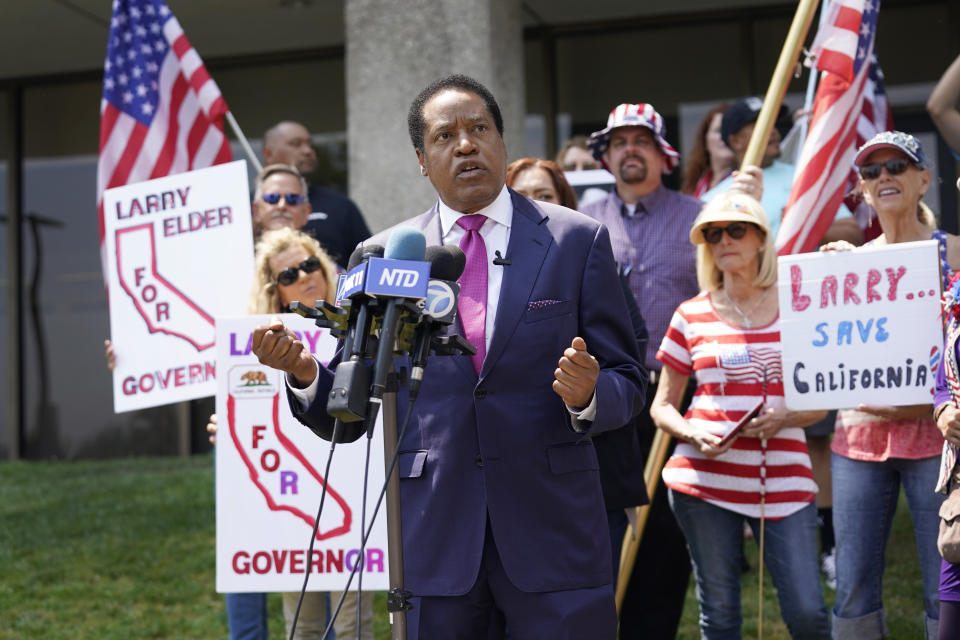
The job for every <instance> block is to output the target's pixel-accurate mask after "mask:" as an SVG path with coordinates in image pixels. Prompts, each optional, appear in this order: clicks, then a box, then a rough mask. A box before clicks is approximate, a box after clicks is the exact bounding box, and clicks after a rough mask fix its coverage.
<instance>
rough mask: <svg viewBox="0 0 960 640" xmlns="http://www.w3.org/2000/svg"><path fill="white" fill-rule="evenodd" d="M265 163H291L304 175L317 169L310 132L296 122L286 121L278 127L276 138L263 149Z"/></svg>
mask: <svg viewBox="0 0 960 640" xmlns="http://www.w3.org/2000/svg"><path fill="white" fill-rule="evenodd" d="M263 161H264V164H274V163H281V164H289V165H293V166H294V167H296V168H297V171H299V172H300V174H301V175H303V176H308V175H310V174H311V173H313V172H314V171H316V169H317V153H316V152H315V151H314V150H313V143H312V141H311V140H310V132H309V131H307V128H306V127H304V126H303V125H301V124H297V123H296V122H285V123H283V124H281V125H279V126H278V127H277V131H276V135H275V139H274V140H273V141H272V144H271V145H270V148H269V149H264V151H263Z"/></svg>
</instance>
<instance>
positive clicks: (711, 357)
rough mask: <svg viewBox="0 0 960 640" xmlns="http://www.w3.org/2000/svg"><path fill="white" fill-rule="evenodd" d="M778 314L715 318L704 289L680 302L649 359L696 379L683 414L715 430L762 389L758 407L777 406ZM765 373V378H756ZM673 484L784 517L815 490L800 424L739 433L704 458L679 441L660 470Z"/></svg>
mask: <svg viewBox="0 0 960 640" xmlns="http://www.w3.org/2000/svg"><path fill="white" fill-rule="evenodd" d="M780 353H781V350H780V320H779V318H777V319H776V320H774V321H773V322H772V323H770V324H769V325H767V326H765V327H755V328H752V329H747V328H742V327H735V326H733V325H731V324H729V323H728V322H726V321H725V320H724V319H723V318H721V317H720V316H719V315H718V314H717V312H716V310H715V309H714V307H713V303H712V302H711V300H710V295H709V294H707V293H701V294H700V295H698V296H697V297H695V298H692V299H690V300H687V301H686V302H684V303H683V304H681V305H680V306H679V307H678V308H677V311H676V313H675V314H674V316H673V319H672V320H671V321H670V328H669V329H668V330H667V334H666V335H665V336H664V338H663V343H662V344H661V345H660V351H659V352H657V359H658V360H660V361H661V362H663V364H664V365H666V366H669V367H671V368H672V369H675V370H676V371H678V372H679V373H681V374H683V375H685V376H690V375H693V376H694V377H695V378H696V382H697V390H696V392H695V393H694V396H693V400H692V401H691V403H690V408H689V409H688V410H687V413H686V415H685V416H684V418H685V419H686V420H687V421H688V422H689V423H690V424H691V425H692V426H695V427H699V428H701V429H704V430H705V431H708V432H710V433H712V434H715V435H719V436H723V435H725V434H726V433H727V432H728V431H730V429H732V428H733V427H734V425H736V424H737V422H739V420H740V419H741V418H742V417H743V416H744V415H746V414H747V412H748V411H749V410H750V409H751V408H752V407H753V406H754V405H755V404H756V402H757V400H761V399H763V398H764V396H766V403H765V406H766V407H783V406H785V405H784V398H783V368H782V364H781V358H780ZM764 378H766V383H764ZM663 481H664V483H665V484H666V485H667V486H668V487H670V488H671V489H673V490H674V491H679V492H681V493H685V494H688V495H691V496H694V497H697V498H700V499H702V500H706V501H707V502H709V503H711V504H714V505H716V506H718V507H722V508H724V509H728V510H730V511H733V512H735V513H739V514H741V515H744V516H747V517H751V518H759V517H760V498H761V494H763V495H765V496H766V499H765V503H766V504H765V506H764V515H765V516H766V517H767V518H771V519H779V518H784V517H786V516H788V515H790V514H792V513H794V512H796V511H799V510H800V509H802V508H803V507H805V506H806V505H807V504H809V503H810V502H813V500H814V498H815V497H816V492H817V485H816V483H815V482H814V481H813V474H812V473H811V471H810V456H809V454H808V453H807V444H806V438H805V437H804V432H803V429H800V428H795V427H794V428H787V429H782V430H781V431H780V432H779V433H777V435H776V436H775V437H773V438H770V439H768V440H767V446H766V450H764V449H763V448H762V447H761V443H760V440H759V439H758V438H754V437H748V436H740V437H738V438H737V439H736V440H734V441H733V445H732V446H731V447H730V449H729V450H728V451H726V452H725V453H723V454H721V455H719V456H717V457H715V458H712V459H711V458H708V457H706V456H704V455H703V454H702V453H700V452H699V450H698V449H697V448H696V447H695V446H693V445H691V444H689V443H687V442H679V443H678V444H677V448H676V450H675V451H674V454H673V456H672V457H671V458H670V459H669V460H668V461H667V463H666V465H665V466H664V469H663Z"/></svg>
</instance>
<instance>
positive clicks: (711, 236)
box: [700, 222, 756, 244]
mask: <svg viewBox="0 0 960 640" xmlns="http://www.w3.org/2000/svg"><path fill="white" fill-rule="evenodd" d="M749 224H750V223H747V222H731V223H730V224H728V225H727V226H725V227H705V228H703V229H700V233H702V234H703V239H704V240H706V241H707V242H708V243H709V244H717V243H718V242H720V240H721V239H722V238H723V232H724V231H726V232H727V235H728V236H730V237H731V238H733V239H734V240H739V239H740V238H742V237H743V236H745V235H747V229H748V228H749V227H748V225H749ZM753 226H756V225H753Z"/></svg>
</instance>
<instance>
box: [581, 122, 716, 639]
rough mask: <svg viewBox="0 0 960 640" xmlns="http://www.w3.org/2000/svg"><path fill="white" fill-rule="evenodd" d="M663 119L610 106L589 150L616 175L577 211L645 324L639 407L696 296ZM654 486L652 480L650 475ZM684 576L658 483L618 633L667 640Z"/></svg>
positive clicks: (681, 552) (621, 522)
mask: <svg viewBox="0 0 960 640" xmlns="http://www.w3.org/2000/svg"><path fill="white" fill-rule="evenodd" d="M664 133H665V127H664V124H663V118H662V117H661V116H660V114H659V113H657V112H656V110H655V109H654V108H653V106H651V105H649V104H621V105H620V106H618V107H617V108H616V109H614V110H613V111H611V112H610V117H609V118H608V120H607V127H606V128H605V129H602V130H600V131H597V132H595V133H594V134H593V135H592V136H590V148H591V150H592V151H593V156H594V157H595V158H596V159H597V160H599V161H600V163H601V164H602V165H603V166H604V168H606V169H607V171H609V172H610V173H612V174H613V175H614V177H615V178H616V185H615V187H614V190H613V191H612V192H611V193H610V194H609V195H608V196H607V197H606V198H604V199H603V200H600V201H599V202H595V203H592V204H590V205H587V206H585V207H583V209H582V211H583V213H585V214H587V215H589V216H591V217H592V218H595V219H596V220H598V221H600V222H602V223H603V224H605V225H606V226H607V228H608V229H609V230H610V241H611V243H612V244H613V253H614V257H615V258H616V260H617V262H618V263H619V265H620V268H621V271H625V272H627V274H628V278H629V282H630V290H631V291H632V292H633V295H634V296H635V297H636V299H637V304H638V306H639V308H640V311H641V313H642V315H643V319H644V320H645V321H646V325H647V329H648V330H649V333H650V339H649V341H648V342H647V349H646V353H644V354H641V357H643V358H644V362H645V364H646V366H647V369H648V371H649V372H650V383H651V384H650V385H649V386H648V387H647V406H648V407H649V406H650V405H649V403H650V401H651V400H652V399H653V394H654V392H655V391H656V388H657V382H658V378H659V373H660V366H661V365H660V362H659V361H658V360H657V359H656V358H655V357H654V355H655V354H656V352H657V349H658V348H659V347H660V342H661V341H662V340H663V336H664V334H665V333H666V331H667V327H668V326H669V324H670V318H671V317H672V315H673V312H674V310H675V309H676V308H677V306H679V304H680V303H681V302H683V301H684V300H687V299H688V298H692V297H693V296H695V295H696V294H697V291H698V290H699V287H698V285H697V274H696V252H695V249H694V246H693V244H691V243H690V240H689V232H690V227H691V225H692V224H693V220H694V218H696V217H697V214H698V213H699V212H700V207H701V203H700V201H698V200H696V199H695V198H691V197H689V196H686V195H683V194H681V193H678V192H676V191H672V190H670V189H667V188H666V187H664V186H663V180H662V178H663V174H664V173H669V172H671V171H673V169H674V168H675V167H676V166H677V164H678V162H679V160H680V154H679V153H677V151H676V150H675V149H674V148H673V147H672V146H670V144H669V143H668V142H667V141H666V140H665V139H664ZM634 424H635V425H636V426H635V427H631V426H630V425H628V426H627V427H625V428H636V429H637V431H638V434H637V435H638V437H639V439H640V445H641V450H642V452H643V457H644V459H645V458H646V456H647V452H649V450H650V444H651V443H652V441H653V435H654V433H656V427H655V426H654V425H653V422H652V420H651V419H650V414H649V412H648V411H642V412H641V413H640V415H639V416H638V417H637V420H636V421H635V423H634ZM657 481H658V482H659V478H658V479H657ZM607 517H608V519H609V521H610V528H611V534H612V536H613V538H617V535H618V534H617V532H619V537H620V538H621V539H622V536H623V532H624V531H625V530H626V525H627V519H626V515H625V513H624V512H623V511H608V513H607ZM689 578H690V560H689V557H688V556H687V550H686V546H685V541H684V538H683V534H682V533H681V532H680V528H679V527H678V526H677V523H676V520H674V517H673V513H672V512H671V511H670V508H669V505H668V504H667V493H666V491H665V490H664V489H663V488H662V487H658V489H657V492H656V494H655V495H654V500H653V505H652V507H651V510H650V517H649V519H648V520H647V526H646V529H645V531H644V534H643V539H642V543H641V545H640V549H639V551H638V553H637V560H636V564H635V565H634V573H633V576H632V577H631V580H630V585H629V588H628V590H627V592H626V599H625V600H624V603H623V607H622V610H621V614H620V638H622V639H623V640H627V639H630V638H641V637H642V638H645V639H657V638H674V637H676V633H677V625H678V624H679V621H680V615H681V613H682V611H683V599H684V596H685V594H686V590H687V583H688V581H689Z"/></svg>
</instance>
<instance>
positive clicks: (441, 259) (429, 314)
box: [409, 245, 467, 400]
mask: <svg viewBox="0 0 960 640" xmlns="http://www.w3.org/2000/svg"><path fill="white" fill-rule="evenodd" d="M424 259H425V260H427V261H428V262H429V263H430V284H429V285H428V287H427V298H426V300H424V305H423V311H422V314H421V322H420V324H419V325H417V328H416V331H415V333H414V338H413V347H412V348H411V349H410V380H409V392H410V398H411V400H412V399H414V398H416V397H417V394H418V393H419V392H420V385H421V383H422V382H423V370H424V368H425V367H426V366H427V357H428V356H429V355H430V350H431V348H432V347H434V346H435V345H434V341H435V339H436V337H437V336H438V334H440V332H441V331H442V330H443V328H444V327H446V326H449V325H451V324H453V322H454V321H455V320H456V318H457V299H458V298H459V296H460V285H459V284H457V278H459V277H460V274H462V273H463V268H464V266H465V265H466V261H467V258H466V256H465V255H464V253H463V251H461V250H460V248H459V247H455V246H451V245H446V246H432V247H427V251H426V256H425V258H424Z"/></svg>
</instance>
